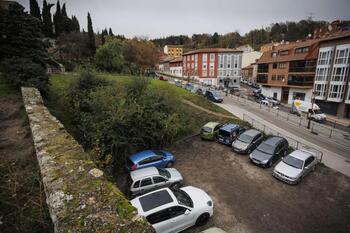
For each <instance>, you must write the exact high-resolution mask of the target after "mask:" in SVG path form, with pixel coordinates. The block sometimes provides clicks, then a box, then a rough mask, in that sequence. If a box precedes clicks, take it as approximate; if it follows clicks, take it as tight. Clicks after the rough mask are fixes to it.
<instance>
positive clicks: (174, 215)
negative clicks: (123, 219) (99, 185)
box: [130, 186, 214, 233]
mask: <svg viewBox="0 0 350 233" xmlns="http://www.w3.org/2000/svg"><path fill="white" fill-rule="evenodd" d="M130 202H131V204H132V205H133V206H134V207H135V208H137V211H138V215H140V216H143V217H145V218H146V219H147V221H148V222H149V223H150V224H152V226H153V228H154V229H155V230H156V232H157V233H175V232H180V231H183V230H185V229H187V228H189V227H191V226H194V225H197V226H201V225H204V224H205V223H206V222H207V221H208V220H209V218H210V217H211V216H212V215H213V205H214V204H213V201H212V199H211V198H210V197H209V195H208V194H207V193H206V192H204V191H203V190H201V189H199V188H195V187H192V186H187V187H184V188H180V189H177V188H163V189H159V190H156V191H153V192H150V193H147V194H145V195H142V196H140V197H137V198H135V199H132V200H131V201H130Z"/></svg>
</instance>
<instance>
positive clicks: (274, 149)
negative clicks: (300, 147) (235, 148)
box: [249, 136, 288, 167]
mask: <svg viewBox="0 0 350 233" xmlns="http://www.w3.org/2000/svg"><path fill="white" fill-rule="evenodd" d="M287 152H288V141H287V140H286V139H285V138H282V137H278V136H273V137H270V138H268V139H267V140H265V141H263V142H262V143H261V144H260V145H259V146H258V147H257V148H256V149H255V150H254V151H253V152H252V153H251V154H250V156H249V157H250V161H251V162H252V163H254V164H256V165H258V166H263V167H271V166H272V165H273V164H274V163H275V162H277V161H278V160H279V159H280V158H281V157H283V156H285V155H287Z"/></svg>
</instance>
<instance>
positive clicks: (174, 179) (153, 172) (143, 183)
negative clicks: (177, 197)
mask: <svg viewBox="0 0 350 233" xmlns="http://www.w3.org/2000/svg"><path fill="white" fill-rule="evenodd" d="M182 180H183V178H182V175H181V174H180V172H179V171H178V170H176V169H175V168H158V167H147V168H142V169H138V170H135V171H131V172H130V174H129V176H128V179H127V189H128V190H127V193H128V194H129V196H131V197H134V196H136V195H140V194H144V193H147V192H150V191H153V190H155V189H159V188H164V187H169V186H173V185H177V184H179V183H180V182H182Z"/></svg>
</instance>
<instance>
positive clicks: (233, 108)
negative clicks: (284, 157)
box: [217, 97, 350, 176]
mask: <svg viewBox="0 0 350 233" xmlns="http://www.w3.org/2000/svg"><path fill="white" fill-rule="evenodd" d="M247 103H249V102H247ZM217 105H219V106H221V107H222V108H224V109H226V110H227V111H229V112H231V113H232V114H234V115H236V116H237V117H239V118H240V119H243V114H246V115H248V116H249V117H251V118H253V119H255V120H256V121H258V122H260V123H262V124H265V125H266V126H268V127H270V128H272V129H274V130H276V131H278V132H280V133H281V134H284V135H286V136H287V137H290V138H292V139H294V140H298V141H300V142H302V143H304V144H306V145H308V146H310V147H314V148H315V149H317V150H320V151H322V152H323V163H324V164H325V165H327V166H328V167H331V168H333V169H335V170H337V171H339V172H341V173H343V174H345V175H347V176H350V150H349V149H348V148H346V147H343V146H340V145H337V144H334V143H332V142H331V141H329V140H327V139H325V138H321V137H318V136H316V135H313V134H311V133H310V132H309V131H308V130H306V129H303V128H298V127H296V126H295V125H292V124H289V123H288V122H286V121H284V120H279V119H276V118H272V117H271V116H270V114H269V113H267V112H266V111H265V112H264V111H259V110H258V109H255V108H254V107H252V106H249V104H244V103H239V102H237V101H234V100H232V99H231V98H227V97H224V103H223V104H217Z"/></svg>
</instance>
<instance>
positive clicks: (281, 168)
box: [272, 150, 318, 184]
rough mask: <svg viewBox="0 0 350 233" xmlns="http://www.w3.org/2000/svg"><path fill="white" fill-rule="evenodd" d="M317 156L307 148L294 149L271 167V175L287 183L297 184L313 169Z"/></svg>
mask: <svg viewBox="0 0 350 233" xmlns="http://www.w3.org/2000/svg"><path fill="white" fill-rule="evenodd" d="M317 163H318V158H317V157H316V155H315V153H313V152H310V151H307V150H296V151H293V152H292V153H291V154H289V155H287V156H286V157H284V158H283V159H282V160H281V161H280V162H279V163H278V164H277V165H276V166H275V168H274V169H273V172H272V175H273V176H274V177H276V178H277V179H279V180H281V181H283V182H286V183H288V184H298V183H300V181H301V180H302V178H303V177H305V176H306V175H307V174H309V173H310V172H311V171H313V170H315V168H316V165H317Z"/></svg>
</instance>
